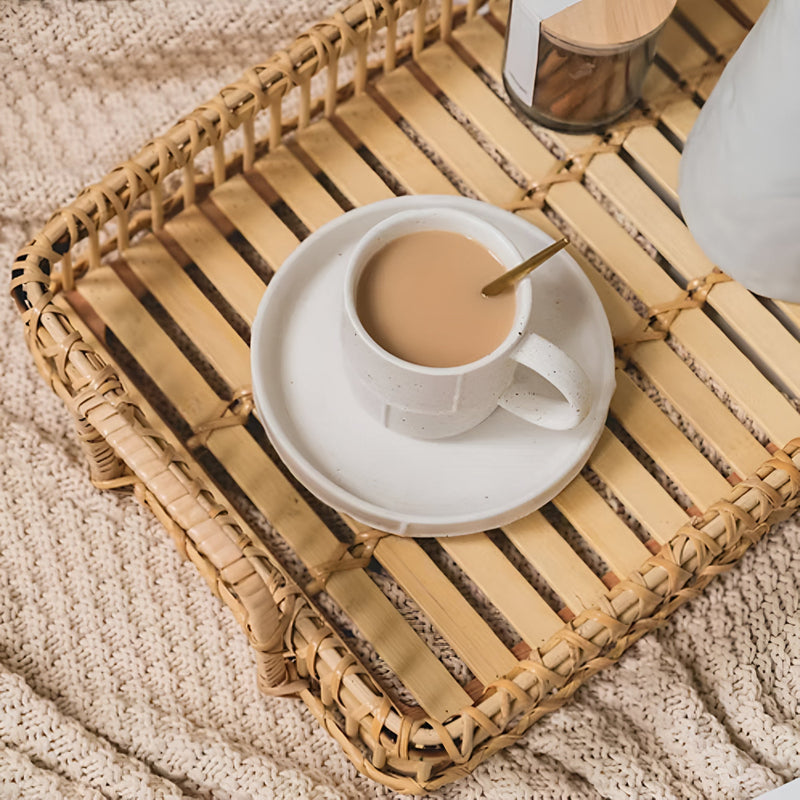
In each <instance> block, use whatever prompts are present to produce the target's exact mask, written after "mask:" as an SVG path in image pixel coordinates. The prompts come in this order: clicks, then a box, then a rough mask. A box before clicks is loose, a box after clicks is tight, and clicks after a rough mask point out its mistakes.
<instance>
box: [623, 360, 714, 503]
mask: <svg viewBox="0 0 800 800" xmlns="http://www.w3.org/2000/svg"><path fill="white" fill-rule="evenodd" d="M611 412H612V413H613V414H614V416H616V417H617V419H619V420H620V422H621V423H622V424H623V425H624V426H625V429H626V430H627V431H628V433H630V434H631V436H633V438H634V439H635V440H636V441H637V442H638V443H639V444H640V445H641V446H642V447H643V448H644V449H645V450H646V451H647V452H648V453H649V454H650V455H651V457H654V459H656V460H657V463H658V464H659V466H660V467H661V468H662V469H663V470H664V472H666V473H667V474H668V475H669V476H670V477H671V478H672V479H673V480H674V481H675V483H677V484H678V486H680V487H681V489H683V491H684V492H686V494H687V495H689V497H690V498H691V499H692V501H693V502H694V503H696V504H697V506H698V507H699V508H700V509H703V510H704V509H706V508H708V507H709V506H710V505H711V504H712V503H714V502H715V501H716V500H718V499H719V498H720V497H723V496H724V495H725V493H726V491H727V489H728V484H727V481H726V480H725V478H723V477H722V475H720V474H719V473H718V472H717V471H716V470H715V469H714V467H712V466H711V464H710V463H709V462H708V461H706V459H705V458H704V457H703V456H702V454H701V453H700V452H699V451H698V450H697V449H695V447H694V445H692V444H691V443H690V442H689V441H688V440H687V439H685V438H684V437H683V436H682V435H681V433H680V431H679V430H678V429H677V428H676V427H675V425H674V424H673V423H672V422H671V421H670V420H669V419H668V418H667V416H666V415H665V414H664V413H663V412H661V411H660V410H659V409H658V408H657V407H656V405H655V404H654V403H653V402H652V401H650V400H649V399H648V398H647V397H646V395H645V394H644V392H642V391H641V389H639V388H638V387H637V386H636V385H635V384H634V383H633V381H632V380H631V379H630V378H629V377H628V376H627V375H626V374H625V373H624V372H622V371H617V391H616V393H615V395H614V397H613V399H612V401H611Z"/></svg>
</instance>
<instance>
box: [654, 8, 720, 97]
mask: <svg viewBox="0 0 800 800" xmlns="http://www.w3.org/2000/svg"><path fill="white" fill-rule="evenodd" d="M658 55H659V57H660V58H661V59H662V60H663V61H664V62H665V63H666V64H667V65H668V66H670V67H671V68H672V69H673V70H674V71H675V72H676V73H677V74H678V75H681V76H693V75H698V74H699V73H700V71H702V70H704V69H707V68H708V52H707V51H706V50H705V49H704V48H703V47H702V45H700V44H699V43H698V42H697V41H696V40H695V39H693V38H692V36H691V34H690V33H689V32H688V31H687V30H686V29H685V28H683V27H681V25H680V23H678V22H677V21H676V20H675V19H674V18H673V19H669V20H667V22H666V24H665V25H664V27H663V28H662V30H661V33H660V34H659V36H658ZM703 99H705V98H703Z"/></svg>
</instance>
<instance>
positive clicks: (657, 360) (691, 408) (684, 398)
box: [633, 342, 769, 475]
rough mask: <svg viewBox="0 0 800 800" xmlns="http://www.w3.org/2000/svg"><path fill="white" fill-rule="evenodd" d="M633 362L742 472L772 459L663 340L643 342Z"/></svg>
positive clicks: (700, 432) (738, 470)
mask: <svg viewBox="0 0 800 800" xmlns="http://www.w3.org/2000/svg"><path fill="white" fill-rule="evenodd" d="M633 361H634V363H635V364H636V366H637V367H638V368H639V369H640V370H641V371H642V372H643V373H644V374H645V375H647V377H648V378H649V379H650V380H651V381H652V382H653V383H654V384H655V386H656V387H657V388H658V390H659V391H660V393H661V394H662V395H663V396H664V397H665V398H667V399H668V400H669V401H670V403H671V404H672V405H673V406H674V407H675V408H676V409H679V410H680V412H681V414H682V415H683V417H684V418H685V419H686V420H687V421H688V422H689V423H690V424H691V425H692V426H693V427H694V428H695V430H696V431H697V432H698V433H699V434H700V435H701V436H702V437H703V438H704V439H705V440H707V441H708V442H709V443H710V444H711V445H712V446H713V447H714V448H715V449H716V450H717V452H718V453H719V454H720V455H721V456H722V457H723V458H724V459H725V460H726V461H727V462H728V463H729V464H730V465H731V466H732V467H733V468H734V469H735V470H736V471H737V472H738V473H739V475H749V474H750V473H751V472H754V471H755V470H756V469H757V468H758V466H759V464H763V463H764V461H766V460H767V459H768V458H769V453H768V451H767V450H766V449H765V448H763V447H762V446H761V445H760V444H759V443H758V442H757V441H756V439H754V438H753V436H752V435H751V434H750V433H749V431H748V430H747V429H746V428H745V427H744V426H743V425H742V424H741V423H740V422H739V421H738V420H737V419H736V417H734V415H733V414H732V413H731V412H730V411H729V410H728V409H727V407H726V406H725V405H724V404H723V403H722V401H721V400H719V399H717V397H716V396H715V395H713V394H712V393H711V392H710V391H709V389H708V387H707V386H706V385H705V383H704V382H703V381H701V380H700V379H699V378H697V376H695V375H694V373H693V372H692V371H691V369H689V367H688V366H687V365H686V364H685V363H684V362H683V361H682V360H681V359H680V358H679V357H678V355H676V354H675V353H674V352H673V351H672V350H671V349H670V348H669V347H667V346H666V345H665V344H664V343H663V342H643V343H642V344H641V345H640V346H639V347H638V348H637V349H636V351H635V353H634V355H633Z"/></svg>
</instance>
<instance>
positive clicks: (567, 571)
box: [503, 511, 607, 615]
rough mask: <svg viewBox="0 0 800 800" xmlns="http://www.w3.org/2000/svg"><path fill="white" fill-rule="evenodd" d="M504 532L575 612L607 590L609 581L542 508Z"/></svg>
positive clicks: (586, 606) (508, 526) (595, 600)
mask: <svg viewBox="0 0 800 800" xmlns="http://www.w3.org/2000/svg"><path fill="white" fill-rule="evenodd" d="M503 532H504V533H505V535H506V536H507V537H508V539H509V541H510V542H511V543H512V544H513V545H514V547H516V548H517V550H519V552H520V553H522V555H523V556H525V558H527V559H528V561H530V563H531V564H532V565H533V566H534V567H535V568H536V571H537V572H538V573H539V574H540V575H541V576H542V577H543V578H544V579H545V580H546V581H547V583H548V584H549V585H550V586H551V587H552V588H553V590H554V591H555V592H556V594H558V596H559V597H560V598H561V599H562V600H563V601H564V603H565V604H566V606H567V608H569V610H570V611H572V613H573V614H576V615H577V614H579V613H580V612H581V611H583V610H584V609H587V608H591V607H592V606H593V605H594V604H595V603H596V602H597V601H598V600H599V599H600V598H601V597H602V596H603V595H604V594H605V593H606V591H607V589H606V586H605V584H604V583H603V582H602V581H601V580H600V579H599V578H598V577H597V576H596V575H595V574H594V573H593V572H592V571H591V570H590V569H589V567H588V566H587V565H586V564H585V563H584V562H583V561H582V560H581V558H580V556H579V555H578V554H577V553H576V552H575V551H574V550H573V549H572V548H571V547H570V546H569V545H568V544H567V543H566V542H565V541H564V539H563V538H562V537H561V536H560V534H559V533H558V531H556V529H555V528H554V527H553V526H552V525H551V524H550V523H549V522H548V521H547V520H546V519H545V518H544V517H543V516H542V515H541V513H539V512H538V511H536V512H534V513H533V514H529V515H528V516H527V517H524V518H523V519H520V520H517V521H516V522H512V523H510V524H509V525H506V526H504V528H503Z"/></svg>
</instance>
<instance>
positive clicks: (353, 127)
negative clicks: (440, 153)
mask: <svg viewBox="0 0 800 800" xmlns="http://www.w3.org/2000/svg"><path fill="white" fill-rule="evenodd" d="M338 121H341V122H343V123H344V124H345V125H346V126H347V128H348V129H349V131H350V132H352V134H353V135H354V136H355V137H357V138H358V139H359V140H360V141H361V142H363V143H364V145H365V146H366V147H367V148H368V149H369V150H370V151H371V152H372V153H375V154H380V161H381V163H382V164H383V165H384V166H385V167H386V168H388V169H389V170H391V172H393V173H394V174H395V175H396V176H397V177H398V179H399V180H400V181H401V182H402V183H403V185H404V186H405V187H406V188H407V189H408V190H409V191H410V192H411V193H413V194H457V191H456V189H455V187H454V186H453V184H452V183H450V181H448V180H447V178H446V177H445V176H444V175H442V173H441V172H439V170H438V169H436V167H435V166H434V165H433V164H432V163H431V161H430V160H429V159H428V158H427V157H426V156H425V155H424V154H423V153H422V151H421V150H419V149H418V148H417V147H415V146H414V144H412V143H411V141H410V140H409V138H408V137H407V136H406V135H405V134H404V133H403V132H402V130H400V128H398V127H397V125H395V123H394V122H393V121H392V120H391V119H390V118H389V117H388V116H387V115H386V114H385V112H384V111H383V109H381V108H380V107H379V106H378V104H377V103H376V102H375V101H374V100H373V99H372V98H371V97H370V96H369V95H366V94H361V95H357V96H356V97H352V98H350V99H349V100H348V101H347V102H345V103H342V104H341V105H340V106H339V108H338V109H337V112H336V118H335V120H334V122H338Z"/></svg>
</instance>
